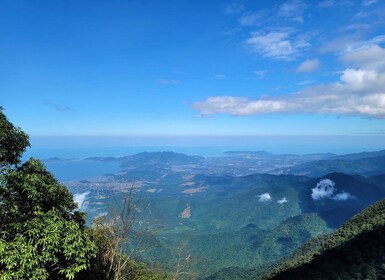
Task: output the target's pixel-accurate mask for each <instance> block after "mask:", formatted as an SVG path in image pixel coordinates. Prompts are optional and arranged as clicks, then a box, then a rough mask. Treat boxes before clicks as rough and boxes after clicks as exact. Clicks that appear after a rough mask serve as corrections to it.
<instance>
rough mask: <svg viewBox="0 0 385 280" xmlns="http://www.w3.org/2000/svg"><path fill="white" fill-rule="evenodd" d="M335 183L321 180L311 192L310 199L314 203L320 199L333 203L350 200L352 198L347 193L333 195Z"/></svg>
mask: <svg viewBox="0 0 385 280" xmlns="http://www.w3.org/2000/svg"><path fill="white" fill-rule="evenodd" d="M335 185H336V184H335V183H334V182H333V181H332V180H330V179H323V180H321V181H319V182H318V184H317V186H316V187H315V188H313V189H311V190H312V193H311V198H312V199H313V200H315V201H317V200H321V199H331V200H335V201H345V200H348V199H352V198H353V196H352V195H351V194H350V193H348V192H345V191H343V192H340V193H335V192H336V190H337V189H336V188H335Z"/></svg>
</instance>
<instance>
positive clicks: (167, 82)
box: [156, 79, 182, 86]
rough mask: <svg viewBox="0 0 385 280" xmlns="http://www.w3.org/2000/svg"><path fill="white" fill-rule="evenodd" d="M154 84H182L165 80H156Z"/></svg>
mask: <svg viewBox="0 0 385 280" xmlns="http://www.w3.org/2000/svg"><path fill="white" fill-rule="evenodd" d="M156 82H157V83H158V84H160V85H163V86H165V85H179V84H181V83H182V82H181V81H178V80H167V79H158V80H156Z"/></svg>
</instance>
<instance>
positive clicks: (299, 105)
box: [193, 44, 385, 118]
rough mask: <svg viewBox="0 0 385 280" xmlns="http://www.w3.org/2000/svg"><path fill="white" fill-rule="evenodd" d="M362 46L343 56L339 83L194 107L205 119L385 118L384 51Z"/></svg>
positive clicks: (214, 99) (218, 99)
mask: <svg viewBox="0 0 385 280" xmlns="http://www.w3.org/2000/svg"><path fill="white" fill-rule="evenodd" d="M361 45H363V46H364V47H361V48H358V49H351V50H349V51H347V52H344V53H343V54H341V57H340V59H341V60H342V61H344V62H345V63H346V66H347V68H346V69H345V70H343V71H342V72H341V74H340V79H339V81H338V82H335V83H329V84H320V85H314V86H309V87H305V88H304V89H302V90H300V91H298V92H295V93H291V94H286V95H280V96H271V97H269V96H263V97H261V98H257V99H249V98H247V97H237V96H213V97H209V98H207V99H206V100H204V101H200V102H196V103H194V104H193V108H194V109H195V110H197V111H199V112H200V113H201V114H203V115H213V114H230V115H234V116H250V115H259V114H271V113H288V114H298V113H305V114H333V115H356V116H365V117H372V118H385V49H384V48H382V47H380V46H379V45H365V44H361Z"/></svg>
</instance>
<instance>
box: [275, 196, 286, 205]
mask: <svg viewBox="0 0 385 280" xmlns="http://www.w3.org/2000/svg"><path fill="white" fill-rule="evenodd" d="M287 202H288V200H287V198H286V197H284V198H282V199H279V200H277V203H279V204H284V203H287Z"/></svg>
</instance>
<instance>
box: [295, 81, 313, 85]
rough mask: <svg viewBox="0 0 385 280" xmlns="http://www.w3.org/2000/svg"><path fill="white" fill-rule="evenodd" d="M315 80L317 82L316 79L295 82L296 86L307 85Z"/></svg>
mask: <svg viewBox="0 0 385 280" xmlns="http://www.w3.org/2000/svg"><path fill="white" fill-rule="evenodd" d="M315 82H317V81H316V80H303V81H300V82H298V83H295V84H296V85H297V86H307V85H310V84H314V83H315Z"/></svg>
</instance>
